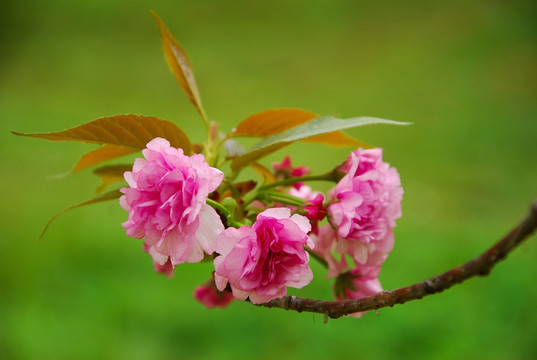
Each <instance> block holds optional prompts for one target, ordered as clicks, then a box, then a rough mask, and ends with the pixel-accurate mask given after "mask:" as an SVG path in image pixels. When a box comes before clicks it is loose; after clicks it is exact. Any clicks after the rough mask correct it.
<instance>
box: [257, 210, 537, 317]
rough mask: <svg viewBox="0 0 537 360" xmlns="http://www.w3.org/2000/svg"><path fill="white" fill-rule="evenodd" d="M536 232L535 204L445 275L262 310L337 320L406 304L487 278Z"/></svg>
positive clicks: (289, 300) (294, 299)
mask: <svg viewBox="0 0 537 360" xmlns="http://www.w3.org/2000/svg"><path fill="white" fill-rule="evenodd" d="M536 228H537V201H536V202H534V203H533V205H532V207H531V210H530V212H529V214H528V215H527V217H526V218H525V219H524V220H522V222H521V223H520V224H519V225H518V226H516V227H515V228H514V229H513V230H511V232H510V233H509V234H507V235H506V236H505V237H504V238H503V239H502V240H500V241H499V242H498V243H496V244H495V245H494V246H493V247H491V248H490V249H489V250H487V251H486V252H484V253H483V254H481V255H479V256H478V257H476V258H475V259H473V260H470V261H468V262H467V263H465V264H463V265H461V266H459V267H456V268H454V269H452V270H450V271H448V272H445V273H443V274H440V275H436V276H434V277H432V278H430V279H428V280H425V281H422V282H420V283H417V284H414V285H410V286H407V287H404V288H400V289H396V290H386V291H381V292H379V293H377V294H375V295H372V296H368V297H364V298H361V299H350V300H340V301H326V300H313V299H306V298H301V297H298V296H287V297H284V298H279V299H274V300H271V301H269V302H268V303H266V304H261V306H265V307H269V308H272V307H276V308H282V309H285V310H295V311H298V312H302V311H307V312H315V313H321V314H324V315H325V318H326V317H331V318H333V319H337V318H339V317H341V316H345V315H349V314H352V313H355V312H362V311H368V310H376V309H380V308H383V307H387V306H393V305H396V304H403V303H405V302H407V301H411V300H416V299H421V298H422V297H424V296H428V295H432V294H436V293H439V292H442V291H444V290H446V289H449V288H450V287H452V286H453V285H455V284H458V283H461V282H463V281H465V280H467V279H469V278H471V277H474V276H486V275H488V274H489V273H490V271H491V270H492V268H493V267H494V266H495V265H496V263H497V262H498V261H500V260H502V259H503V258H505V257H506V256H507V254H509V252H511V251H512V250H513V249H514V248H515V247H516V246H517V245H518V244H520V243H521V242H522V241H524V240H526V239H527V238H528V237H529V236H530V235H531V234H532V233H533V232H534V231H535V229H536Z"/></svg>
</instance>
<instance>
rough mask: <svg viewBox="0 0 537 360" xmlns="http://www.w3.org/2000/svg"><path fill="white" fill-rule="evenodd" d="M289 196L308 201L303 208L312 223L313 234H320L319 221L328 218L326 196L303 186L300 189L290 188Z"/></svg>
mask: <svg viewBox="0 0 537 360" xmlns="http://www.w3.org/2000/svg"><path fill="white" fill-rule="evenodd" d="M289 195H293V196H296V197H299V198H302V199H305V200H308V201H307V202H306V204H305V205H304V206H303V207H302V208H303V209H304V210H305V211H306V213H305V214H304V216H306V217H307V218H308V219H309V220H310V222H311V232H312V233H313V234H318V233H319V221H321V220H322V219H324V217H325V216H326V210H325V209H324V205H323V201H324V195H323V194H321V193H320V192H318V191H313V190H312V189H311V187H309V186H308V185H302V186H301V187H300V188H299V189H296V188H294V187H292V188H290V189H289Z"/></svg>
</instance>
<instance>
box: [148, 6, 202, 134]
mask: <svg viewBox="0 0 537 360" xmlns="http://www.w3.org/2000/svg"><path fill="white" fill-rule="evenodd" d="M151 16H153V19H154V20H155V23H156V24H157V27H158V30H159V32H160V37H161V39H162V49H163V51H164V57H165V58H166V62H167V63H168V66H169V67H170V70H171V72H172V73H173V75H175V78H176V79H177V82H178V83H179V86H181V88H182V89H183V90H184V92H185V93H186V95H187V96H188V99H189V100H190V102H191V103H192V104H193V105H194V106H195V107H196V109H197V110H198V112H199V113H200V115H201V117H202V118H203V120H204V121H205V122H207V116H206V115H205V111H204V110H203V107H202V105H201V98H200V94H199V92H198V86H197V85H196V79H195V78H194V72H193V71H192V66H191V65H190V61H189V60H188V56H187V54H186V52H185V50H184V49H183V47H182V46H181V45H180V44H179V42H177V40H175V38H174V37H173V35H172V34H171V33H170V31H169V30H168V28H167V27H166V25H165V24H164V22H163V21H162V19H161V18H160V17H159V16H158V15H157V13H155V12H154V11H151ZM206 125H208V124H207V123H206Z"/></svg>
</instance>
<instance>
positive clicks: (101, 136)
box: [12, 114, 191, 154]
mask: <svg viewBox="0 0 537 360" xmlns="http://www.w3.org/2000/svg"><path fill="white" fill-rule="evenodd" d="M12 133H13V134H15V135H19V136H29V137H35V138H41V139H47V140H51V141H79V142H86V143H94V144H105V145H116V146H123V147H129V148H133V149H137V150H141V149H144V148H145V146H146V144H147V143H148V142H149V141H151V140H153V139H154V138H156V137H161V138H164V139H167V140H168V141H169V142H170V144H171V145H172V146H173V147H176V148H182V149H183V151H184V152H185V154H190V149H191V144H190V140H188V137H187V136H186V135H185V133H184V132H183V131H182V130H181V129H180V128H179V127H178V126H177V125H175V124H174V123H172V122H170V121H167V120H162V119H158V118H156V117H153V116H143V115H132V114H129V115H115V116H110V117H104V118H100V119H97V120H93V121H91V122H89V123H86V124H83V125H79V126H76V127H74V128H71V129H68V130H64V131H59V132H49V133H38V134H25V133H20V132H16V131H12Z"/></svg>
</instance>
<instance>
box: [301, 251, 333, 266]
mask: <svg viewBox="0 0 537 360" xmlns="http://www.w3.org/2000/svg"><path fill="white" fill-rule="evenodd" d="M306 251H307V252H308V253H309V254H310V256H311V257H312V258H314V259H315V260H317V261H318V262H320V263H321V264H322V265H323V266H324V267H325V268H327V269H328V263H327V262H326V260H325V259H323V258H322V257H320V256H319V255H317V254H316V253H315V252H314V251H313V250H311V249H310V248H307V247H306Z"/></svg>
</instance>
